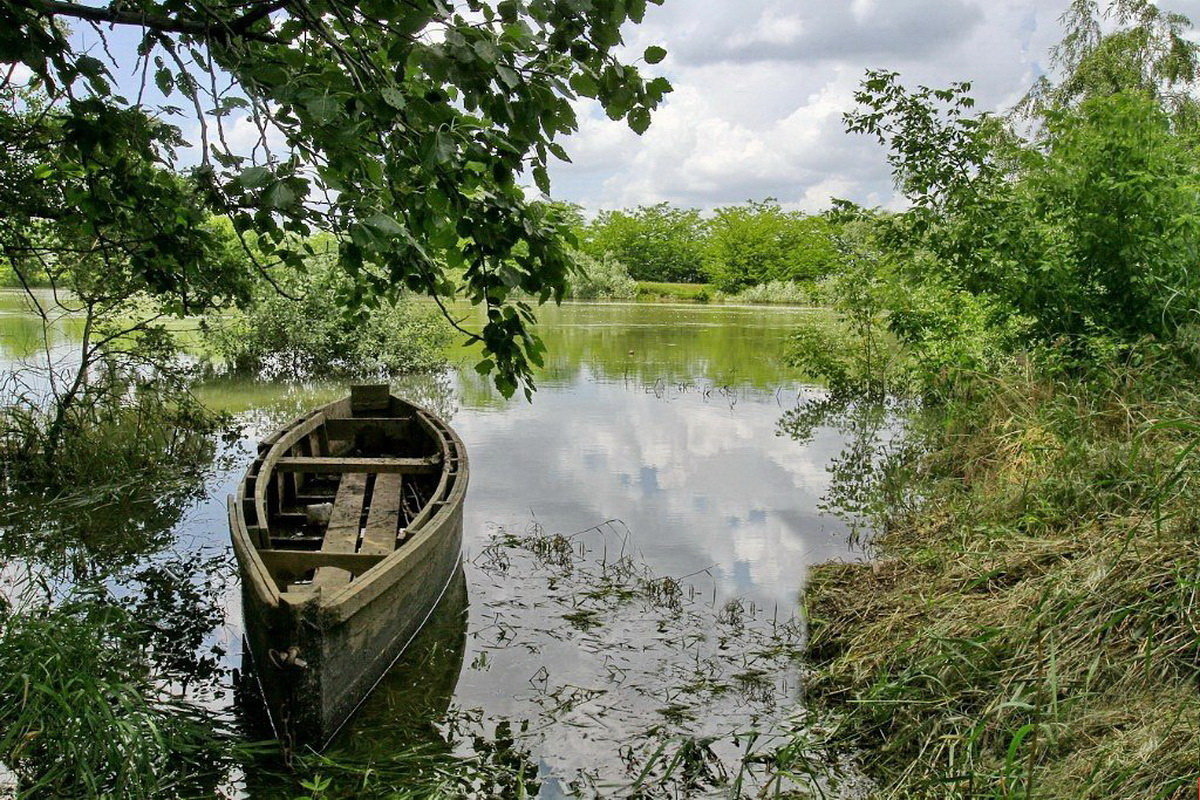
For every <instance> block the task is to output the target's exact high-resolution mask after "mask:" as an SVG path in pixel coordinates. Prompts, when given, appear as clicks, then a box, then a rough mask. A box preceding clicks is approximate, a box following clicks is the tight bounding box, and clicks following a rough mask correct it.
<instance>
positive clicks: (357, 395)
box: [350, 383, 392, 414]
mask: <svg viewBox="0 0 1200 800" xmlns="http://www.w3.org/2000/svg"><path fill="white" fill-rule="evenodd" d="M391 402H392V392H391V389H390V388H389V387H388V385H387V384H386V383H381V384H372V385H367V386H351V387H350V412H351V413H352V414H365V413H368V412H371V411H387V410H388V408H389V407H390V406H391Z"/></svg>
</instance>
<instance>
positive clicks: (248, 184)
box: [237, 167, 271, 189]
mask: <svg viewBox="0 0 1200 800" xmlns="http://www.w3.org/2000/svg"><path fill="white" fill-rule="evenodd" d="M270 179H271V170H269V169H267V168H266V167H248V168H246V169H244V170H242V174H241V175H239V176H238V179H237V180H238V183H240V184H241V185H242V186H243V187H245V188H247V189H257V188H259V187H260V186H266V185H267V181H269V180H270Z"/></svg>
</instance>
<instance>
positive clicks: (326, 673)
mask: <svg viewBox="0 0 1200 800" xmlns="http://www.w3.org/2000/svg"><path fill="white" fill-rule="evenodd" d="M467 478H468V469H467V454H466V450H465V449H464V448H463V444H462V441H461V440H460V439H459V438H458V436H457V435H456V434H455V433H454V432H453V431H452V430H451V429H450V427H449V426H448V425H447V424H446V423H445V422H444V421H442V420H441V419H439V418H438V417H437V416H435V415H434V414H432V413H430V412H429V411H427V410H425V409H422V408H419V407H418V406H415V405H413V404H411V403H408V402H406V401H404V400H401V399H400V398H398V397H394V396H392V395H391V394H390V393H389V391H388V388H387V387H386V386H355V387H352V389H351V394H350V397H347V398H344V399H342V400H338V401H336V402H334V403H330V404H329V405H327V406H325V407H323V408H319V409H317V410H315V411H313V412H311V413H310V414H307V415H305V416H303V417H301V418H299V419H297V420H295V421H293V422H292V423H290V424H289V425H286V426H284V427H283V428H281V429H280V430H278V431H276V432H275V433H274V434H273V435H272V436H271V437H270V438H269V439H267V440H266V441H265V442H263V443H262V444H260V445H259V452H258V457H257V458H255V460H254V462H253V463H252V464H251V465H250V467H249V469H248V470H247V471H246V476H245V478H244V479H243V480H242V482H241V484H240V485H239V487H238V492H237V495H236V496H235V497H230V499H229V527H230V531H231V535H232V537H233V548H234V552H235V553H236V554H237V559H238V564H239V566H240V568H241V575H242V598H243V611H244V616H245V622H246V640H247V645H248V650H249V654H250V656H251V658H252V660H253V663H254V667H255V671H256V674H257V677H258V682H259V684H260V687H261V691H262V695H263V700H264V701H265V705H266V708H267V710H268V712H269V713H270V716H271V722H272V724H273V726H274V728H275V731H276V734H277V735H278V736H280V737H281V739H283V740H284V741H285V743H286V744H288V745H296V744H307V745H310V746H314V747H317V748H320V747H323V746H324V745H325V744H327V743H328V742H329V740H330V739H331V738H333V736H334V734H336V733H337V731H338V729H340V728H341V726H342V724H343V723H345V721H346V720H347V719H348V718H349V716H350V715H351V714H352V713H353V712H354V710H355V709H356V708H357V707H358V705H359V703H361V702H362V700H363V699H364V698H365V697H366V695H367V694H368V693H369V692H370V691H371V689H372V687H374V685H375V684H376V683H377V682H378V681H379V679H380V678H381V677H382V676H383V674H384V673H385V672H386V671H387V670H388V668H389V667H390V666H391V665H392V663H393V662H394V661H395V660H396V659H397V658H398V657H399V656H400V654H401V653H402V652H403V651H404V649H405V647H406V646H407V645H408V643H409V641H411V640H412V638H413V637H414V636H415V635H416V634H417V632H418V631H419V630H420V629H421V626H422V625H423V624H424V623H425V621H426V619H427V618H428V617H429V615H430V614H431V613H432V611H433V609H434V608H435V607H436V606H437V604H438V601H439V599H440V598H441V597H442V595H443V594H444V593H445V591H446V588H447V586H448V585H449V583H450V580H451V578H453V576H454V575H455V573H456V571H457V570H458V569H459V566H460V558H461V553H462V505H463V496H464V495H465V494H466V490H467Z"/></svg>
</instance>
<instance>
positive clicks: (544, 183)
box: [533, 164, 550, 195]
mask: <svg viewBox="0 0 1200 800" xmlns="http://www.w3.org/2000/svg"><path fill="white" fill-rule="evenodd" d="M533 182H534V183H535V184H536V185H537V188H538V189H539V190H541V192H542V194H545V195H548V194H550V174H549V173H548V172H546V168H545V167H543V166H541V165H540V164H539V165H538V166H536V167H534V168H533Z"/></svg>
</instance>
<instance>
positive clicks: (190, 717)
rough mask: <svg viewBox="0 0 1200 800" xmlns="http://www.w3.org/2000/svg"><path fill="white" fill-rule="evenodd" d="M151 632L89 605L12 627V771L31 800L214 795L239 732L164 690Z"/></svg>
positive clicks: (6, 631) (9, 617) (8, 625)
mask: <svg viewBox="0 0 1200 800" xmlns="http://www.w3.org/2000/svg"><path fill="white" fill-rule="evenodd" d="M141 630H142V629H141V628H140V627H139V626H138V625H137V624H135V622H134V620H133V619H132V618H131V617H130V615H129V614H128V613H127V612H125V611H124V610H122V609H121V608H119V607H117V606H114V605H112V604H109V603H103V602H98V601H95V600H89V599H87V598H83V599H77V600H72V601H70V602H67V603H64V604H62V605H58V606H54V607H46V608H40V609H30V608H25V609H22V612H21V613H19V614H18V613H13V612H12V611H11V610H10V609H4V611H3V612H2V618H0V762H3V764H5V765H6V766H7V767H8V769H9V770H11V772H12V773H13V774H14V775H15V777H16V780H17V795H18V796H19V797H42V796H45V797H108V796H119V797H124V798H160V797H195V796H202V795H204V794H208V795H209V796H212V795H213V794H214V792H215V788H216V785H217V781H218V776H219V769H218V767H219V765H220V764H221V763H222V762H223V761H224V760H225V759H226V758H227V757H228V756H229V755H230V754H231V753H233V752H234V751H235V750H236V748H235V747H234V746H233V744H232V733H231V731H229V730H228V729H227V727H226V726H224V725H223V724H221V722H220V721H219V720H217V719H215V718H214V717H213V716H212V715H211V714H209V713H207V712H206V711H204V710H203V709H201V708H199V707H197V706H194V705H192V704H190V703H188V702H186V701H184V700H183V699H181V698H179V697H177V696H172V695H171V694H169V693H167V692H166V691H165V689H164V684H163V683H162V682H160V680H159V678H160V677H161V676H159V675H157V674H156V673H155V671H154V669H153V668H152V666H151V665H150V664H149V663H148V661H147V659H146V656H145V649H144V648H145V639H144V637H143V636H142V633H141Z"/></svg>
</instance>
